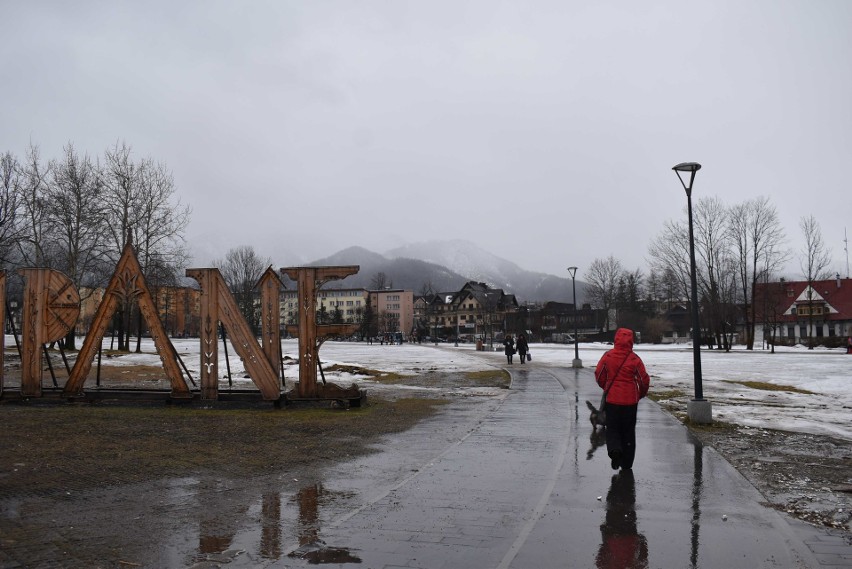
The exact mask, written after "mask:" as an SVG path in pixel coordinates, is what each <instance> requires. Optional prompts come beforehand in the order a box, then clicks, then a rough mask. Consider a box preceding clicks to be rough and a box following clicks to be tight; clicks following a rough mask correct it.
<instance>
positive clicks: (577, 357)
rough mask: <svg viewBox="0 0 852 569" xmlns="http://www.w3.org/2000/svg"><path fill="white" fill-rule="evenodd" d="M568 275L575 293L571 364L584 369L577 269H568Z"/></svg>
mask: <svg viewBox="0 0 852 569" xmlns="http://www.w3.org/2000/svg"><path fill="white" fill-rule="evenodd" d="M568 274H570V275H571V291H572V292H573V293H574V361H573V362H571V367H583V361H582V360H581V359H580V337H579V335H578V334H577V284H576V283H575V281H574V277H575V276H577V267H568Z"/></svg>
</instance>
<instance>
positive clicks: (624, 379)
mask: <svg viewBox="0 0 852 569" xmlns="http://www.w3.org/2000/svg"><path fill="white" fill-rule="evenodd" d="M595 379H596V380H597V382H598V385H600V386H601V389H606V388H607V387H609V392H607V395H606V401H607V403H612V404H613V405H636V404H637V403H639V400H640V399H642V398H643V397H645V396H646V395H647V394H648V388H649V387H650V386H651V378H650V377H648V372H647V371H645V364H644V363H642V358H640V357H639V356H637V355H636V354H635V353H633V330H629V329H627V328H619V329H618V330H616V332H615V347H614V348H613V349H611V350H609V351H608V352H606V353H605V354H604V355H603V356H602V357H601V359H600V361H599V362H598V365H597V367H596V368H595Z"/></svg>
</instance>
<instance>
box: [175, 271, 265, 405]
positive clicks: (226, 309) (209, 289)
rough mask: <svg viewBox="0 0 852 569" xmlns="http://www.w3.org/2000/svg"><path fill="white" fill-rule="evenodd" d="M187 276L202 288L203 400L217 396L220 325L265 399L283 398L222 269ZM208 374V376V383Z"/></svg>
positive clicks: (188, 272)
mask: <svg viewBox="0 0 852 569" xmlns="http://www.w3.org/2000/svg"><path fill="white" fill-rule="evenodd" d="M186 276H188V277H192V278H193V279H195V280H197V281H198V284H200V285H201V307H202V308H201V328H202V330H201V350H202V354H201V360H202V361H201V363H202V397H205V398H208V399H209V398H214V397H215V396H216V395H217V393H218V380H217V381H216V382H215V383H214V378H217V377H218V372H217V371H216V364H217V360H216V359H215V354H216V348H215V345H216V338H215V335H216V328H217V326H216V324H217V322H221V323H222V325H223V326H224V327H225V330H227V331H228V335H229V336H230V338H231V345H233V346H234V350H236V352H237V354H238V355H239V356H240V358H242V360H243V364H244V365H245V368H246V372H248V374H249V377H250V378H251V380H252V382H253V383H254V384H255V385H256V386H257V388H258V389H259V390H260V393H261V395H262V396H263V398H264V399H266V400H268V401H275V400H277V399H280V397H281V389H280V388H279V386H278V374H277V373H276V372H275V370H274V369H273V368H272V365H271V364H270V363H269V360H268V359H267V357H266V355H265V354H264V352H263V350H262V349H261V347H260V346H259V345H258V343H257V339H256V338H255V337H254V334H252V331H251V328H250V327H249V325H248V322H246V320H245V318H244V317H243V315H242V314H241V313H240V310H239V307H238V306H237V302H236V300H234V297H233V295H232V294H231V291H230V290H229V289H228V285H227V284H226V283H225V279H224V278H222V274H221V273H220V272H219V269H187V270H186ZM205 350H206V351H205ZM208 354H211V355H208ZM205 374H207V375H206V378H207V383H206V384H205Z"/></svg>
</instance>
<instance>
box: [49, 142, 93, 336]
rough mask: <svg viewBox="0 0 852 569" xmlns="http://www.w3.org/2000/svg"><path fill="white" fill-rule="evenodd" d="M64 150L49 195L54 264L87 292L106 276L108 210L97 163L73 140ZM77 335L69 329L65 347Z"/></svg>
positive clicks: (53, 168)
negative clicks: (80, 153)
mask: <svg viewBox="0 0 852 569" xmlns="http://www.w3.org/2000/svg"><path fill="white" fill-rule="evenodd" d="M63 151H64V156H63V158H62V160H60V161H55V162H53V164H52V168H51V172H52V176H51V180H50V184H49V187H48V189H47V192H46V194H45V198H46V199H45V206H46V207H45V210H46V212H47V221H48V226H49V228H50V233H49V240H48V242H47V244H48V247H49V250H50V251H51V252H52V255H53V256H54V257H55V258H54V266H55V267H56V268H58V269H59V270H62V271H63V272H64V273H65V274H66V275H68V277H69V278H70V279H71V281H72V282H73V283H74V285H75V286H76V287H77V289H78V290H79V291H81V294H83V295H85V291H86V290H90V291H91V290H93V288H94V285H95V284H96V283H97V282H98V281H99V280H103V279H104V278H105V274H103V270H104V262H103V261H104V254H105V247H104V245H105V243H104V240H103V235H104V234H105V231H106V212H105V210H104V207H103V202H102V200H101V197H100V196H101V185H100V175H99V173H98V171H97V168H96V166H95V165H94V164H93V163H92V161H91V160H90V159H89V157H88V156H82V157H81V156H79V155H78V154H77V152H76V151H75V150H74V146H73V144H71V143H68V144H67V145H66V146H65V147H64V149H63ZM83 298H85V296H83ZM74 334H75V333H74V328H72V329H71V330H69V332H68V335H67V336H66V339H65V347H67V348H71V349H73V348H74Z"/></svg>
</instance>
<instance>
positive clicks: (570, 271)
mask: <svg viewBox="0 0 852 569" xmlns="http://www.w3.org/2000/svg"><path fill="white" fill-rule="evenodd" d="M568 274H569V275H571V278H572V279H573V278H574V275H576V274H577V267H568Z"/></svg>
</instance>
